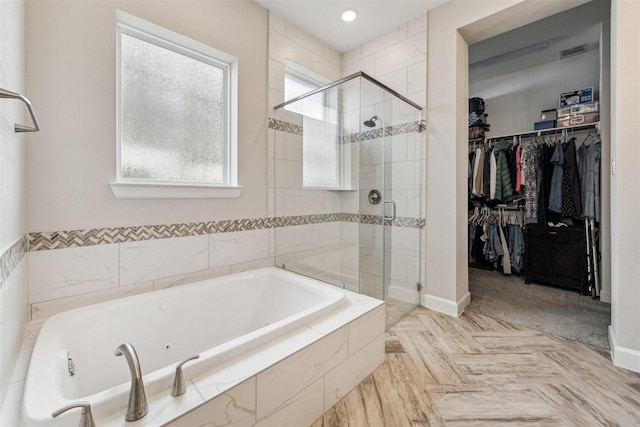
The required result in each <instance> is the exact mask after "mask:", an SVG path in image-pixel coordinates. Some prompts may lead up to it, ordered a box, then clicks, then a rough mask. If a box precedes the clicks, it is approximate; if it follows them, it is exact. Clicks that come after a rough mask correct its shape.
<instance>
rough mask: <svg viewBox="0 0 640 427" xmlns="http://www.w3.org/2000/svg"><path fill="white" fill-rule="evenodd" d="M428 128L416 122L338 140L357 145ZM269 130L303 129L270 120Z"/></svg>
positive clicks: (301, 130) (296, 131)
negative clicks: (357, 143)
mask: <svg viewBox="0 0 640 427" xmlns="http://www.w3.org/2000/svg"><path fill="white" fill-rule="evenodd" d="M425 127H426V121H425V120H421V121H414V122H408V123H402V124H399V125H395V126H387V127H385V128H379V129H372V130H367V131H364V132H359V133H352V134H349V135H343V136H340V137H338V140H339V142H340V143H342V144H349V143H356V142H360V141H368V140H372V139H378V138H382V137H383V136H395V135H402V134H405V133H417V132H421V131H422V130H423V129H424V128H425ZM269 129H275V130H279V131H282V132H286V133H291V134H294V135H302V134H303V127H302V126H301V125H296V124H293V123H288V122H285V121H282V120H277V119H272V118H269Z"/></svg>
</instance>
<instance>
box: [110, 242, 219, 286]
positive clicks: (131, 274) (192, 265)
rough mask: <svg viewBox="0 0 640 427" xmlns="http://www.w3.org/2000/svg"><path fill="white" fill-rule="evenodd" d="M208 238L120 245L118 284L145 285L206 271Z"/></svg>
mask: <svg viewBox="0 0 640 427" xmlns="http://www.w3.org/2000/svg"><path fill="white" fill-rule="evenodd" d="M208 249H209V242H208V236H206V235H201V236H191V237H179V238H173V239H159V240H145V241H141V242H126V243H121V244H120V285H121V286H124V285H130V284H133V283H139V282H147V281H150V280H155V279H161V278H165V277H171V276H177V275H179V274H187V273H193V272H195V271H200V270H206V269H207V268H208V263H209V259H208Z"/></svg>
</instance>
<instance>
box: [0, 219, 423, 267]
mask: <svg viewBox="0 0 640 427" xmlns="http://www.w3.org/2000/svg"><path fill="white" fill-rule="evenodd" d="M325 222H355V223H357V222H360V223H364V224H382V217H380V216H377V215H359V214H349V213H328V214H316V215H298V216H285V217H275V218H255V219H234V220H223V221H208V222H195V223H184V224H169V225H142V226H136V227H115V228H96V229H87V230H68V231H51V232H39V233H29V234H28V235H27V236H26V237H25V241H26V240H28V251H30V252H35V251H45V250H53V249H64V248H74V247H82V246H94V245H107V244H112V243H124V242H137V241H143V240H156V239H168V238H173V237H188V236H200V235H207V234H215V233H230V232H234V231H250V230H263V229H269V228H280V227H293V226H297V225H309V224H320V223H325ZM385 225H392V226H396V227H409V228H424V219H421V218H396V219H395V220H393V221H389V220H387V221H385ZM25 245H26V243H25ZM25 252H26V250H25ZM3 271H4V270H3Z"/></svg>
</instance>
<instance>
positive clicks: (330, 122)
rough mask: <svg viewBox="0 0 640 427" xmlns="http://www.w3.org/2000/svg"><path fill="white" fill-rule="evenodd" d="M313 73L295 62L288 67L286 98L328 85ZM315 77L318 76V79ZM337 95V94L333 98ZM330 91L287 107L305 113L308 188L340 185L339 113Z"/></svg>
mask: <svg viewBox="0 0 640 427" xmlns="http://www.w3.org/2000/svg"><path fill="white" fill-rule="evenodd" d="M313 74H314V73H313V72H311V71H310V70H305V69H304V68H303V67H301V66H299V65H297V64H296V65H295V70H293V69H290V68H286V69H285V85H284V92H285V99H287V100H288V99H293V98H296V97H298V96H300V95H304V94H306V93H309V92H311V91H313V90H315V89H318V88H319V87H322V86H323V85H324V82H319V81H318V80H317V76H313ZM314 77H316V78H315V79H314ZM333 98H335V96H334V97H333ZM331 99H332V96H331V92H330V91H329V90H326V91H322V92H318V93H316V94H313V95H310V96H308V97H305V98H303V99H301V100H300V101H297V102H294V103H291V104H289V105H286V106H285V109H287V110H289V111H292V112H294V113H298V114H300V115H302V116H303V121H302V129H303V134H302V183H303V186H304V187H319V188H338V187H339V175H338V164H339V161H340V157H339V148H340V146H339V145H338V126H337V112H336V110H335V109H332V108H330V105H329V104H330V103H331V102H330V100H331Z"/></svg>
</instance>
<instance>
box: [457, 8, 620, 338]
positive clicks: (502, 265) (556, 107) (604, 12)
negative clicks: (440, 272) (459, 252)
mask: <svg viewBox="0 0 640 427" xmlns="http://www.w3.org/2000/svg"><path fill="white" fill-rule="evenodd" d="M609 16H610V4H609V2H608V1H605V0H594V1H592V2H590V3H587V4H585V5H583V6H579V7H576V8H573V9H570V10H568V11H565V12H563V13H560V14H558V15H554V16H551V17H549V18H546V19H544V20H541V21H537V22H534V23H532V24H529V25H526V26H524V27H521V28H518V29H515V30H512V31H509V32H507V33H504V34H500V35H497V36H495V37H492V38H490V39H487V40H483V41H481V42H478V43H475V44H472V45H470V46H469V98H470V108H469V113H470V114H469V181H468V183H467V189H466V190H467V192H468V193H469V292H470V293H471V303H470V305H469V306H468V307H467V310H469V311H476V312H480V313H482V314H487V315H490V316H493V317H496V318H499V319H503V320H507V321H510V322H512V323H515V324H519V325H522V326H526V327H530V328H534V329H539V330H542V331H545V332H549V333H552V334H555V335H559V336H563V337H567V338H571V339H575V340H578V341H581V342H584V343H587V344H590V345H594V346H597V347H600V348H605V349H608V347H609V343H608V335H607V328H608V326H609V325H610V324H611V306H610V302H611V286H610V263H609V252H610V238H609V233H608V231H609V229H610V226H609V224H610V222H609V173H608V172H609V169H608V164H607V162H601V161H600V162H599V168H598V171H599V175H594V172H593V171H592V170H591V171H587V172H585V171H579V170H578V169H579V168H578V165H579V164H580V162H581V160H580V158H583V159H586V156H587V155H589V156H592V157H589V162H590V163H594V159H596V158H597V159H598V160H599V159H607V158H609V149H610V146H609V138H608V111H609V105H608V99H609V82H608V79H609V71H608V66H609V60H608V58H609V19H610V18H609ZM589 88H591V92H590V93H589V90H588V89H589ZM582 89H587V90H585V91H581V90H582ZM570 92H577V96H578V97H580V96H582V95H584V97H585V98H584V99H578V100H577V101H576V100H575V99H571V98H570V96H571V95H565V96H564V97H562V96H561V95H562V94H568V93H570ZM587 95H589V96H591V99H590V101H591V102H590V103H589V102H584V101H589V100H588V99H587V98H586V97H587ZM574 101H576V103H575V104H574ZM593 101H597V102H593ZM572 105H574V106H575V108H574V110H573V111H572V110H571V108H569V110H567V109H566V108H564V109H563V107H571V106H572ZM585 108H586V109H587V110H589V109H590V110H589V111H588V112H590V113H597V114H595V115H594V114H588V115H585V114H584V113H585V112H586V111H585V110H584V109H585ZM594 109H595V110H596V111H593V110H594ZM565 113H568V114H569V115H570V116H571V117H569V119H567V120H565V115H564V114H565ZM559 114H562V115H561V116H558V115H559ZM572 114H574V115H572ZM581 119H582V120H583V121H579V120H581ZM543 122H545V123H543ZM557 147H560V148H559V149H558V151H562V153H561V154H562V156H563V159H562V161H563V163H562V165H561V166H560V168H559V169H557V170H556V172H555V173H556V174H557V175H556V181H555V184H553V185H554V191H555V195H556V198H555V200H554V197H553V196H552V202H558V203H559V202H560V201H564V202H562V203H560V205H558V203H552V206H551V208H552V209H551V210H550V209H549V195H550V193H551V188H550V187H551V184H552V182H553V180H552V178H553V173H554V172H553V170H554V165H557V164H558V161H557V159H554V162H553V163H551V158H552V156H553V154H554V153H555V151H556V150H555V149H556V148H557ZM596 149H597V150H598V154H596V153H594V154H593V155H592V154H591V152H592V151H594V152H595V151H596ZM558 155H559V154H558ZM565 160H566V162H565ZM545 162H546V163H545ZM589 162H587V163H589ZM534 163H535V164H536V167H535V168H534V167H532V165H533V164H534ZM483 166H486V167H483ZM572 167H573V168H574V169H575V170H573V169H572ZM523 172H524V175H523ZM580 172H582V173H580ZM527 173H529V176H526V174H527ZM567 174H568V177H567V176H563V175H567ZM574 174H575V176H576V178H575V180H574V182H573V184H574V188H571V187H569V186H568V185H567V182H569V183H571V182H572V181H571V179H572V178H573V176H574ZM533 176H535V179H532V177H533ZM594 176H595V182H596V184H599V185H597V192H598V194H597V197H595V200H594V197H593V194H592V191H591V189H592V188H593V185H589V186H585V185H583V184H582V183H583V181H584V182H585V183H586V182H587V181H588V180H593V179H594ZM587 177H588V178H587ZM501 179H502V181H501ZM560 183H564V187H563V186H562V185H561V184H560ZM525 184H529V185H528V186H527V185H525ZM558 185H560V186H559V187H557V186H558ZM496 187H497V188H496ZM584 187H586V191H587V196H586V197H585V196H584V191H585V188H584ZM558 189H559V190H560V193H558V192H557V190H558ZM572 189H573V193H571V190H572ZM496 190H497V191H496ZM563 191H564V193H563ZM496 193H497V194H496ZM576 193H578V194H577V195H576ZM558 194H559V195H560V199H558V198H557V197H558V196H557V195H558ZM573 196H575V197H576V198H573ZM585 200H586V202H583V201H585ZM568 201H571V202H568ZM584 203H587V205H588V206H587V208H586V209H585V206H584ZM571 206H573V207H571ZM596 210H597V213H596V212H594V211H596ZM583 211H584V212H585V213H584V214H583ZM549 224H552V225H549ZM574 232H575V233H576V234H575V235H572V233H574ZM541 233H542V234H541ZM540 235H542V237H540ZM536 239H537V240H536ZM572 239H573V240H572ZM536 242H537V243H536ZM571 242H574V243H575V244H576V245H577V246H575V248H574V247H572V246H570V244H574V243H571ZM537 244H538V246H536V245H537ZM563 245H564V246H563ZM567 245H569V246H567ZM594 247H595V249H596V250H595V251H594V250H593V248H594ZM573 252H578V253H580V252H583V253H580V255H581V256H580V257H577V258H572V256H569V255H568V254H570V253H573ZM572 259H577V260H576V261H575V264H576V265H578V267H575V266H573V267H570V266H569V265H570V263H571V260H572ZM563 266H566V268H562V267H563ZM537 269H540V270H543V273H542V274H538V273H537V272H536V270H537ZM554 269H557V270H558V271H559V273H554ZM574 272H575V274H574ZM563 275H564V276H567V277H563ZM568 276H571V277H568ZM594 290H597V292H595V291H594ZM592 291H594V292H593V293H594V297H595V298H592V296H591V293H592ZM585 294H586V295H585Z"/></svg>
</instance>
